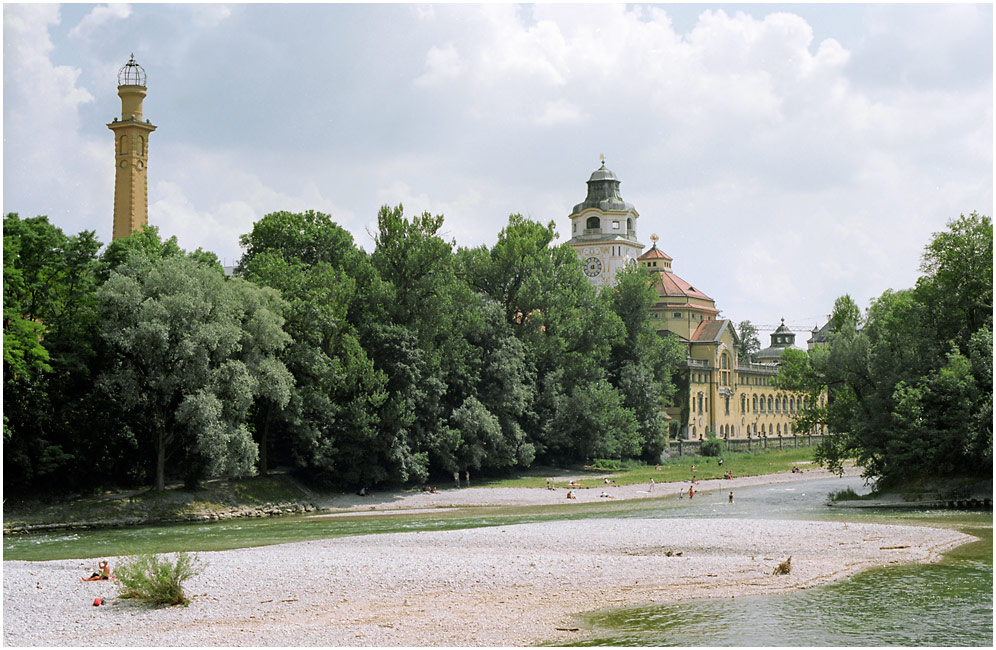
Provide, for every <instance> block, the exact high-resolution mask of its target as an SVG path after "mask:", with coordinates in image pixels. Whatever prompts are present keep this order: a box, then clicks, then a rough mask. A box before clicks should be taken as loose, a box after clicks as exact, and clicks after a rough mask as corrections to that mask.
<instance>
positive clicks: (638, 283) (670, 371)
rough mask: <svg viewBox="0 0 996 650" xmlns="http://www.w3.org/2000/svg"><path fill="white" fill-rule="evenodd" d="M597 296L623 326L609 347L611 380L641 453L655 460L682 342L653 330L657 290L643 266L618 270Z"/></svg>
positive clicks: (662, 446) (661, 446) (664, 437)
mask: <svg viewBox="0 0 996 650" xmlns="http://www.w3.org/2000/svg"><path fill="white" fill-rule="evenodd" d="M600 296H601V298H602V300H604V301H605V302H606V303H607V304H608V307H609V309H610V310H611V311H612V312H613V313H614V314H615V315H616V316H618V317H619V319H620V320H621V321H622V324H623V326H624V328H625V332H626V335H625V338H624V339H622V340H620V341H617V342H616V343H615V344H614V345H613V346H612V349H611V352H610V358H609V376H610V379H611V382H612V384H613V385H614V386H615V387H616V388H617V389H618V390H619V391H620V393H621V394H622V396H623V404H624V405H625V406H626V408H628V409H629V410H630V411H632V413H633V414H634V417H636V419H637V422H638V423H639V430H640V435H641V454H640V455H641V457H642V458H643V459H644V460H645V461H646V462H659V460H660V457H661V453H662V452H663V451H664V449H665V448H666V446H667V440H668V431H667V422H666V418H665V414H664V410H663V409H664V407H665V406H669V405H671V404H672V403H673V399H674V395H675V385H674V382H673V377H674V374H675V371H676V369H677V367H678V363H679V362H680V360H681V358H682V356H683V354H682V346H681V344H680V342H679V341H678V339H677V337H674V336H670V335H666V336H661V335H659V334H658V333H657V328H656V326H655V325H654V323H653V321H652V319H651V317H650V313H651V312H650V309H651V308H652V307H653V306H654V305H655V304H656V303H657V292H656V291H655V290H654V285H653V283H652V281H651V277H650V275H649V274H648V272H647V270H646V269H643V268H640V267H630V268H627V269H623V270H620V271H619V272H617V273H616V282H615V285H614V286H612V287H609V288H606V289H603V290H602V293H601V294H600Z"/></svg>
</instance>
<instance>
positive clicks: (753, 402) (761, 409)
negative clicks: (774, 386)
mask: <svg viewBox="0 0 996 650" xmlns="http://www.w3.org/2000/svg"><path fill="white" fill-rule="evenodd" d="M804 408H806V398H805V397H799V398H798V399H797V398H796V397H795V396H794V395H793V396H788V395H760V396H759V395H754V396H752V398H751V399H750V400H749V401H748V399H747V395H746V394H745V393H742V394H741V395H740V412H741V413H795V412H796V410H797V409H798V410H800V411H801V410H803V409H804Z"/></svg>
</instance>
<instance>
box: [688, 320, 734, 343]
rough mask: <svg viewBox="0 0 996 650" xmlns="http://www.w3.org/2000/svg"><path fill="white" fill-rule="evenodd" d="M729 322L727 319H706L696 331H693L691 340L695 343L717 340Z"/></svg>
mask: <svg viewBox="0 0 996 650" xmlns="http://www.w3.org/2000/svg"><path fill="white" fill-rule="evenodd" d="M727 322H728V321H725V320H704V321H702V322H701V323H699V326H698V327H697V328H695V332H693V333H692V338H691V339H689V340H691V341H692V342H693V343H698V342H701V341H715V340H716V338H717V337H719V334H720V332H722V331H723V328H724V327H725V326H726V323H727Z"/></svg>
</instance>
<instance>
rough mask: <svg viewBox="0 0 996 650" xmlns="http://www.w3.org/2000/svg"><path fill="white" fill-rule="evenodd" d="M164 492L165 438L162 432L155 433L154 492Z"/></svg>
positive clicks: (160, 430)
mask: <svg viewBox="0 0 996 650" xmlns="http://www.w3.org/2000/svg"><path fill="white" fill-rule="evenodd" d="M165 490H166V436H165V434H164V432H163V430H162V428H159V430H158V431H157V432H156V492H164V491H165Z"/></svg>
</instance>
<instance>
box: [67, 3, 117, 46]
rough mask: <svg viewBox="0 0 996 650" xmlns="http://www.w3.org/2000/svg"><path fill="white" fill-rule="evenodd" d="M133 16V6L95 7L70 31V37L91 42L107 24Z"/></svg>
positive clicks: (112, 5) (110, 5)
mask: <svg viewBox="0 0 996 650" xmlns="http://www.w3.org/2000/svg"><path fill="white" fill-rule="evenodd" d="M130 15H131V6H130V5H127V4H109V5H100V6H97V7H94V8H93V10H91V11H90V13H88V14H87V15H86V17H84V18H83V20H81V21H80V22H79V23H77V24H76V25H75V26H74V27H73V28H72V29H70V30H69V35H70V36H71V37H73V38H80V39H84V40H89V39H91V38H93V36H94V32H96V31H98V30H100V29H101V28H102V27H103V26H104V25H106V24H107V23H110V22H113V21H115V20H121V19H123V18H127V17H128V16H130Z"/></svg>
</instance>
